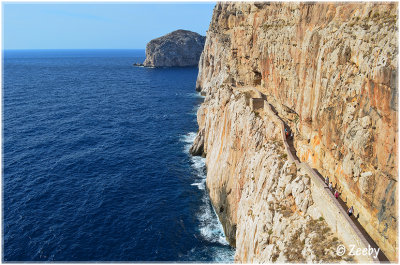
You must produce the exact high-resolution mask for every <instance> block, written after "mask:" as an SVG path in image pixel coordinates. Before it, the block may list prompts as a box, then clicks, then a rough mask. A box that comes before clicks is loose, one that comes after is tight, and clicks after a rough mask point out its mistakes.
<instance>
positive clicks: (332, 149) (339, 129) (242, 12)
mask: <svg viewBox="0 0 400 265" xmlns="http://www.w3.org/2000/svg"><path fill="white" fill-rule="evenodd" d="M397 41H398V40H397V4H396V3H387V4H374V3H365V4H364V3H363V4H360V3H345V4H339V3H336V4H329V3H316V4H308V3H307V4H305V3H271V4H269V3H255V4H250V3H246V4H243V3H242V4H241V3H220V4H217V5H216V7H215V9H214V14H213V17H212V21H211V24H210V28H209V31H208V33H207V39H206V43H205V48H204V51H203V53H202V55H201V58H200V63H199V76H198V80H197V85H196V87H197V89H198V90H199V91H202V93H204V94H205V95H206V100H205V102H204V103H203V105H202V107H201V108H200V109H199V112H198V123H199V127H200V131H201V132H202V135H199V138H200V137H201V141H200V142H202V145H203V148H204V150H202V151H204V153H205V154H206V155H207V170H208V171H207V187H208V189H209V192H210V197H211V200H212V202H213V204H214V206H215V208H216V210H217V212H218V215H219V217H220V219H221V221H222V223H223V226H224V229H225V232H226V235H227V237H228V240H229V241H230V242H231V244H232V245H236V246H237V252H236V259H237V260H238V261H267V260H269V261H274V260H277V259H279V260H284V259H288V260H290V257H288V256H278V257H277V256H276V255H277V253H281V252H280V251H284V249H285V247H288V246H289V245H290V244H291V243H290V242H289V241H290V240H289V241H288V240H286V241H285V239H284V238H285V237H283V236H282V235H281V234H276V233H279V232H277V231H283V233H285V231H288V233H294V231H297V230H296V227H297V225H299V226H298V227H301V226H302V224H303V223H302V222H304V223H307V222H314V221H312V220H315V218H317V217H318V209H313V208H312V207H311V210H309V207H310V206H312V199H311V198H310V196H308V195H307V193H304V194H305V195H301V199H296V196H295V194H296V192H295V191H292V192H291V193H285V192H283V195H284V196H282V193H281V190H282V189H283V188H282V187H286V185H291V183H292V182H294V183H300V182H301V181H300V182H299V179H297V176H301V174H302V172H297V171H296V170H294V169H293V170H292V173H293V172H297V173H296V174H294V173H293V174H294V175H293V177H291V179H290V180H288V182H287V183H286V182H285V183H284V184H282V185H283V186H282V187H281V186H279V185H280V184H279V183H280V182H281V179H282V178H285V176H286V175H287V174H286V173H284V172H287V168H290V166H289V165H287V163H286V162H285V159H283V157H282V155H279V153H280V151H279V147H278V146H279V144H275V145H274V143H273V141H275V140H274V139H275V138H276V137H275V136H276V126H275V125H274V124H273V123H272V122H268V117H267V116H266V115H267V114H266V113H264V112H260V113H257V115H256V114H254V112H251V111H250V110H249V109H248V108H249V107H248V106H246V95H247V97H249V94H248V93H247V92H244V91H245V90H246V89H248V88H249V87H251V88H255V89H256V90H258V91H260V92H262V93H263V94H265V95H266V97H267V100H268V102H270V103H271V104H272V105H273V106H274V108H275V109H276V110H277V111H278V113H279V115H280V117H282V118H283V119H284V120H285V122H286V123H287V124H288V125H289V126H290V127H291V128H292V130H293V131H294V135H295V137H294V145H295V147H296V149H297V155H298V156H299V158H300V160H301V161H303V162H307V163H308V164H309V165H310V166H311V167H313V168H316V169H318V171H319V172H321V173H322V175H323V176H328V177H329V178H330V180H331V181H332V182H333V184H334V186H335V185H336V186H337V187H338V189H339V190H340V192H341V196H342V198H343V199H344V200H345V201H346V202H347V205H353V206H354V208H355V213H356V215H358V216H359V218H358V220H359V222H360V223H361V224H362V226H363V227H364V228H365V230H366V231H367V232H368V233H369V235H370V236H371V237H372V238H373V239H374V241H375V242H376V243H377V244H378V246H379V247H380V248H381V249H382V250H383V251H384V252H385V254H386V256H388V258H389V259H390V260H396V259H397V250H396V249H397V214H398V213H397V173H398V165H397V63H398V61H397V57H398V55H397V49H398V47H397ZM246 93H247V94H246ZM241 95H243V97H242V96H241ZM197 141H198V142H199V139H198V140H197ZM274 156H276V158H275V159H274ZM278 157H280V158H278ZM301 179H303V178H301ZM302 181H303V180H302ZM271 183H272V184H271ZM302 183H303V184H304V190H302V192H306V191H307V183H304V181H303V182H302ZM303 184H294V185H303ZM279 187H281V189H280V188H279ZM284 189H286V188H284ZM300 189H303V188H300ZM290 196H292V197H290ZM265 200H266V201H267V202H268V201H269V203H267V205H266V201H265ZM285 200H288V201H285ZM291 200H292V201H291ZM296 200H297V201H296ZM304 200H307V201H308V202H307V207H306V206H304V205H303V203H304ZM269 204H271V205H272V207H271V209H269V208H268V209H269V210H268V209H266V208H265V207H269V206H268V205H269ZM276 204H279V205H281V206H279V205H276ZM282 206H284V207H285V209H290V210H291V213H292V215H290V216H286V217H285V216H284V215H283V217H282V216H281V217H280V219H279V220H284V221H282V223H280V224H279V225H278V224H277V223H276V221H277V220H276V219H274V218H278V217H276V215H277V212H279V211H278V210H277V209H282V208H280V207H282ZM292 216H295V217H292ZM307 216H309V218H311V219H307V218H308V217H307ZM290 218H294V219H296V221H289V220H290ZM307 220H308V221H307ZM310 220H311V221H310ZM289 223H291V225H288V228H287V229H286V230H285V229H282V227H284V226H285V224H289ZM269 229H270V230H269ZM263 233H266V234H263ZM269 233H271V234H269ZM299 233H300V234H301V235H303V236H302V237H303V238H302V241H301V242H303V240H306V239H305V238H309V235H310V234H311V233H312V232H310V231H305V230H304V231H303V230H301V231H299ZM302 233H304V234H302ZM266 238H268V239H266ZM289 238H292V237H291V236H289ZM263 240H264V241H263ZM265 240H266V241H265ZM256 242H257V243H256ZM271 242H274V244H272V243H271ZM308 242H312V239H309V240H308ZM331 243H332V242H331ZM331 243H329V244H331ZM254 244H256V245H254ZM327 244H328V243H327ZM329 244H328V245H329ZM312 245H313V244H311V243H310V244H309V246H308V247H309V248H312ZM262 246H264V247H266V248H263V247H262ZM276 249H280V251H278V252H277V250H276ZM304 249H306V247H304V248H303V250H304ZM303 250H301V251H303ZM301 251H300V253H301ZM304 251H305V250H304ZM267 252H268V253H269V254H267ZM261 253H264V254H261ZM303 254H304V253H303ZM279 255H283V254H279ZM303 257H304V256H303ZM316 257H317V258H316V260H318V255H316Z"/></svg>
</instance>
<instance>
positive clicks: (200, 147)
mask: <svg viewBox="0 0 400 265" xmlns="http://www.w3.org/2000/svg"><path fill="white" fill-rule="evenodd" d="M189 153H190V154H191V155H193V156H205V153H204V129H203V130H201V131H200V132H199V133H198V134H197V135H196V138H195V139H194V142H193V144H192V146H191V147H190V149H189Z"/></svg>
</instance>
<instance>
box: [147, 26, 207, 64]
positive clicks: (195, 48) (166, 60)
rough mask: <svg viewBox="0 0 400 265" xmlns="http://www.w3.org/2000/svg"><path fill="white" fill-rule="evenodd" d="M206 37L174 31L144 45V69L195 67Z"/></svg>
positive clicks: (186, 31) (188, 32)
mask: <svg viewBox="0 0 400 265" xmlns="http://www.w3.org/2000/svg"><path fill="white" fill-rule="evenodd" d="M205 40H206V37H205V36H201V35H200V34H198V33H196V32H192V31H189V30H181V29H180V30H176V31H173V32H171V33H168V34H167V35H164V36H162V37H159V38H157V39H154V40H151V41H150V42H149V43H147V45H146V60H145V61H144V63H143V65H144V66H146V67H171V66H179V67H184V66H197V65H198V63H199V59H200V55H201V52H202V51H203V48H204V43H205Z"/></svg>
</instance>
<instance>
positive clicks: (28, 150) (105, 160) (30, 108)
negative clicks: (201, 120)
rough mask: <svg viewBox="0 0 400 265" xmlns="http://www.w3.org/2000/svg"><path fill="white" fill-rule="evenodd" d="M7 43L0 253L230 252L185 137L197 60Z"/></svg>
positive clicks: (171, 255) (79, 256)
mask: <svg viewBox="0 0 400 265" xmlns="http://www.w3.org/2000/svg"><path fill="white" fill-rule="evenodd" d="M143 57H144V51H143V50H120V51H110V50H109V51H107V50H98V51H6V52H5V53H4V75H3V85H4V87H3V99H4V102H3V236H4V238H3V260H4V261H225V262H229V261H232V258H233V251H232V249H230V247H229V246H227V243H226V241H225V239H224V236H223V232H222V230H221V225H220V224H219V223H218V221H217V217H216V216H215V213H214V211H213V209H212V207H211V205H210V202H209V200H208V197H207V194H206V191H205V189H204V181H205V172H204V160H203V159H202V158H198V157H197V158H192V157H190V156H189V154H188V153H187V151H188V148H189V146H190V143H191V141H193V138H194V135H195V133H194V132H195V131H196V130H197V125H196V121H195V119H196V117H195V113H196V108H197V106H198V104H199V103H200V102H201V101H202V98H201V97H199V96H198V95H197V94H196V93H195V90H194V87H195V80H196V76H197V69H196V68H169V69H167V68H165V69H148V68H141V67H133V66H132V63H134V62H138V61H143V59H144V58H143Z"/></svg>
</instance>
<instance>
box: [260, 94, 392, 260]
mask: <svg viewBox="0 0 400 265" xmlns="http://www.w3.org/2000/svg"><path fill="white" fill-rule="evenodd" d="M259 93H260V92H259ZM262 98H264V99H265V97H262ZM263 108H264V111H265V112H267V113H269V114H270V116H271V117H273V119H274V120H275V122H277V123H278V124H280V126H281V138H282V140H283V143H284V145H285V149H286V152H287V154H288V158H289V160H290V161H292V162H294V163H295V164H296V166H297V168H303V169H305V171H306V172H307V173H308V174H309V175H310V177H311V178H312V180H313V181H315V182H316V184H317V186H319V187H323V188H324V190H325V191H326V193H327V194H328V196H329V197H330V200H329V201H331V202H333V203H334V205H335V206H336V208H337V212H338V213H340V214H341V215H342V216H343V218H344V219H345V220H346V221H347V223H348V225H349V227H351V229H352V230H353V233H354V234H355V235H357V238H358V239H359V240H360V241H361V242H358V246H362V247H368V246H371V247H372V248H375V249H379V247H378V245H377V244H376V243H375V241H374V240H373V239H372V238H371V237H370V236H369V234H368V233H367V232H366V231H365V229H364V228H363V227H362V226H361V224H360V223H359V222H358V220H357V219H356V217H354V215H353V216H351V217H350V216H348V214H347V209H348V208H349V207H348V206H347V205H346V203H345V202H344V201H343V200H342V199H341V198H340V197H339V199H336V198H335V197H334V194H333V193H332V191H330V190H329V188H328V186H327V185H326V184H325V182H324V177H323V176H322V175H321V174H320V173H319V172H318V171H317V170H316V169H313V168H311V167H310V166H309V165H308V164H307V163H302V162H300V159H299V158H298V157H297V155H296V149H295V148H294V144H293V139H286V135H285V128H286V129H288V130H290V127H289V126H288V125H287V124H286V123H285V122H284V121H283V120H282V119H281V118H280V117H279V115H278V113H277V112H276V110H275V109H274V108H273V106H271V105H270V104H269V103H268V102H267V101H266V100H264V106H263ZM370 261H372V262H385V263H388V262H389V260H388V258H387V257H386V256H385V254H384V253H383V252H382V250H380V251H379V255H378V257H377V258H373V257H370Z"/></svg>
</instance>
